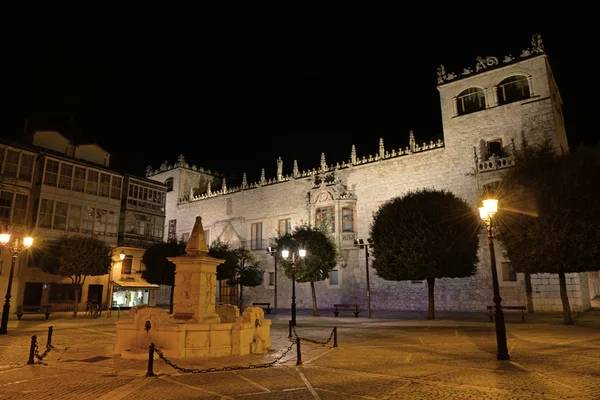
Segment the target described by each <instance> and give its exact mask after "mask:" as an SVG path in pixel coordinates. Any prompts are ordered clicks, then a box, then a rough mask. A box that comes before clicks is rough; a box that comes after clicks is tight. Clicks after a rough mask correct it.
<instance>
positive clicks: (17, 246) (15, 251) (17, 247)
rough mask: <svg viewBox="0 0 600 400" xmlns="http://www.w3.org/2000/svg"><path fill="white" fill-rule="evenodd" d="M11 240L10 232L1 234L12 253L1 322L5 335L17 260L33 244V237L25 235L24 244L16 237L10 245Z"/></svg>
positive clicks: (1, 240) (3, 243)
mask: <svg viewBox="0 0 600 400" xmlns="http://www.w3.org/2000/svg"><path fill="white" fill-rule="evenodd" d="M9 242H10V234H8V233H2V234H0V245H1V246H2V247H3V248H8V249H9V251H10V252H11V253H12V259H11V262H10V272H9V275H8V286H7V287H6V301H5V302H4V307H3V308H2V323H1V324H0V334H1V335H5V334H6V333H7V331H8V314H9V313H10V292H11V290H12V281H13V276H14V273H15V261H16V260H17V257H18V256H19V253H21V251H22V250H23V249H28V248H29V247H31V245H32V244H33V238H30V237H25V238H23V244H21V243H19V239H15V240H14V242H13V243H12V244H11V245H9V244H8V243H9Z"/></svg>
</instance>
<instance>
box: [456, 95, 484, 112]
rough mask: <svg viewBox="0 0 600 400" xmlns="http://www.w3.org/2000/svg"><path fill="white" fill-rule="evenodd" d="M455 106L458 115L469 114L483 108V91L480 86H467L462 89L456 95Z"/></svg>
mask: <svg viewBox="0 0 600 400" xmlns="http://www.w3.org/2000/svg"><path fill="white" fill-rule="evenodd" d="M456 108H457V111H458V115H464V114H469V113H472V112H475V111H479V110H484V109H485V93H484V91H483V89H480V88H469V89H466V90H463V91H462V92H461V93H460V94H459V95H458V96H457V97H456Z"/></svg>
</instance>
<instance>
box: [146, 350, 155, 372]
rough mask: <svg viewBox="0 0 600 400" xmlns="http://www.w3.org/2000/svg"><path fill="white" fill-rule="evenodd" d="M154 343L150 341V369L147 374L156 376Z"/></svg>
mask: <svg viewBox="0 0 600 400" xmlns="http://www.w3.org/2000/svg"><path fill="white" fill-rule="evenodd" d="M153 369H154V343H150V346H148V371H147V372H146V376H154V371H153Z"/></svg>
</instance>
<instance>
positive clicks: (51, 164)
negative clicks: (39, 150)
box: [44, 160, 58, 186]
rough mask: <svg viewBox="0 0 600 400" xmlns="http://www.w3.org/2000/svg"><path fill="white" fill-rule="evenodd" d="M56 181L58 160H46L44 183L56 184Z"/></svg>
mask: <svg viewBox="0 0 600 400" xmlns="http://www.w3.org/2000/svg"><path fill="white" fill-rule="evenodd" d="M57 182H58V161H53V160H46V172H45V174H44V185H48V186H56V184H57Z"/></svg>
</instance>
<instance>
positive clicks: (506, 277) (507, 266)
mask: <svg viewBox="0 0 600 400" xmlns="http://www.w3.org/2000/svg"><path fill="white" fill-rule="evenodd" d="M501 264H502V280H503V281H505V282H516V281H517V271H516V270H515V268H514V267H513V265H512V263H511V262H510V261H503V262H502V263H501Z"/></svg>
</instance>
